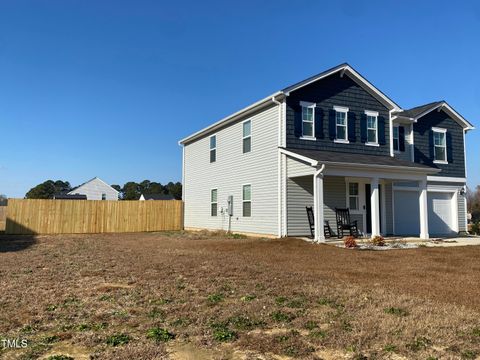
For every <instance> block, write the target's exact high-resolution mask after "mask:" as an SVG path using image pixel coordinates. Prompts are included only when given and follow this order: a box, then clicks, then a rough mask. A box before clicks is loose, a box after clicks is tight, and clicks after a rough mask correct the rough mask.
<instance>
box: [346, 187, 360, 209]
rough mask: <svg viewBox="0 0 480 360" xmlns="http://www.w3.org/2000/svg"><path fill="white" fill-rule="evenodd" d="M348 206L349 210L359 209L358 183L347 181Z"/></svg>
mask: <svg viewBox="0 0 480 360" xmlns="http://www.w3.org/2000/svg"><path fill="white" fill-rule="evenodd" d="M348 207H349V208H350V210H358V209H359V195H358V183H354V182H351V183H348Z"/></svg>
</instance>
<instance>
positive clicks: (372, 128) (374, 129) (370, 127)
mask: <svg viewBox="0 0 480 360" xmlns="http://www.w3.org/2000/svg"><path fill="white" fill-rule="evenodd" d="M365 115H367V144H375V145H376V144H378V113H375V112H371V111H365Z"/></svg>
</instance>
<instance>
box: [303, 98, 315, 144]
mask: <svg viewBox="0 0 480 360" xmlns="http://www.w3.org/2000/svg"><path fill="white" fill-rule="evenodd" d="M300 105H302V136H303V137H304V138H314V137H315V104H314V103H308V102H303V101H301V102H300Z"/></svg>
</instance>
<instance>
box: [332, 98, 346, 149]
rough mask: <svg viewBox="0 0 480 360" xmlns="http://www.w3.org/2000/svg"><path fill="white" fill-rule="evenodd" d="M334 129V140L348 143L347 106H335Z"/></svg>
mask: <svg viewBox="0 0 480 360" xmlns="http://www.w3.org/2000/svg"><path fill="white" fill-rule="evenodd" d="M334 109H335V131H336V139H335V141H336V142H344V143H348V131H347V126H348V124H347V122H348V118H347V114H348V108H344V107H339V106H335V107H334Z"/></svg>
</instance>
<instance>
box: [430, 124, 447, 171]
mask: <svg viewBox="0 0 480 360" xmlns="http://www.w3.org/2000/svg"><path fill="white" fill-rule="evenodd" d="M432 131H433V148H434V162H436V163H447V139H446V137H447V129H440V128H432Z"/></svg>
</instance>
